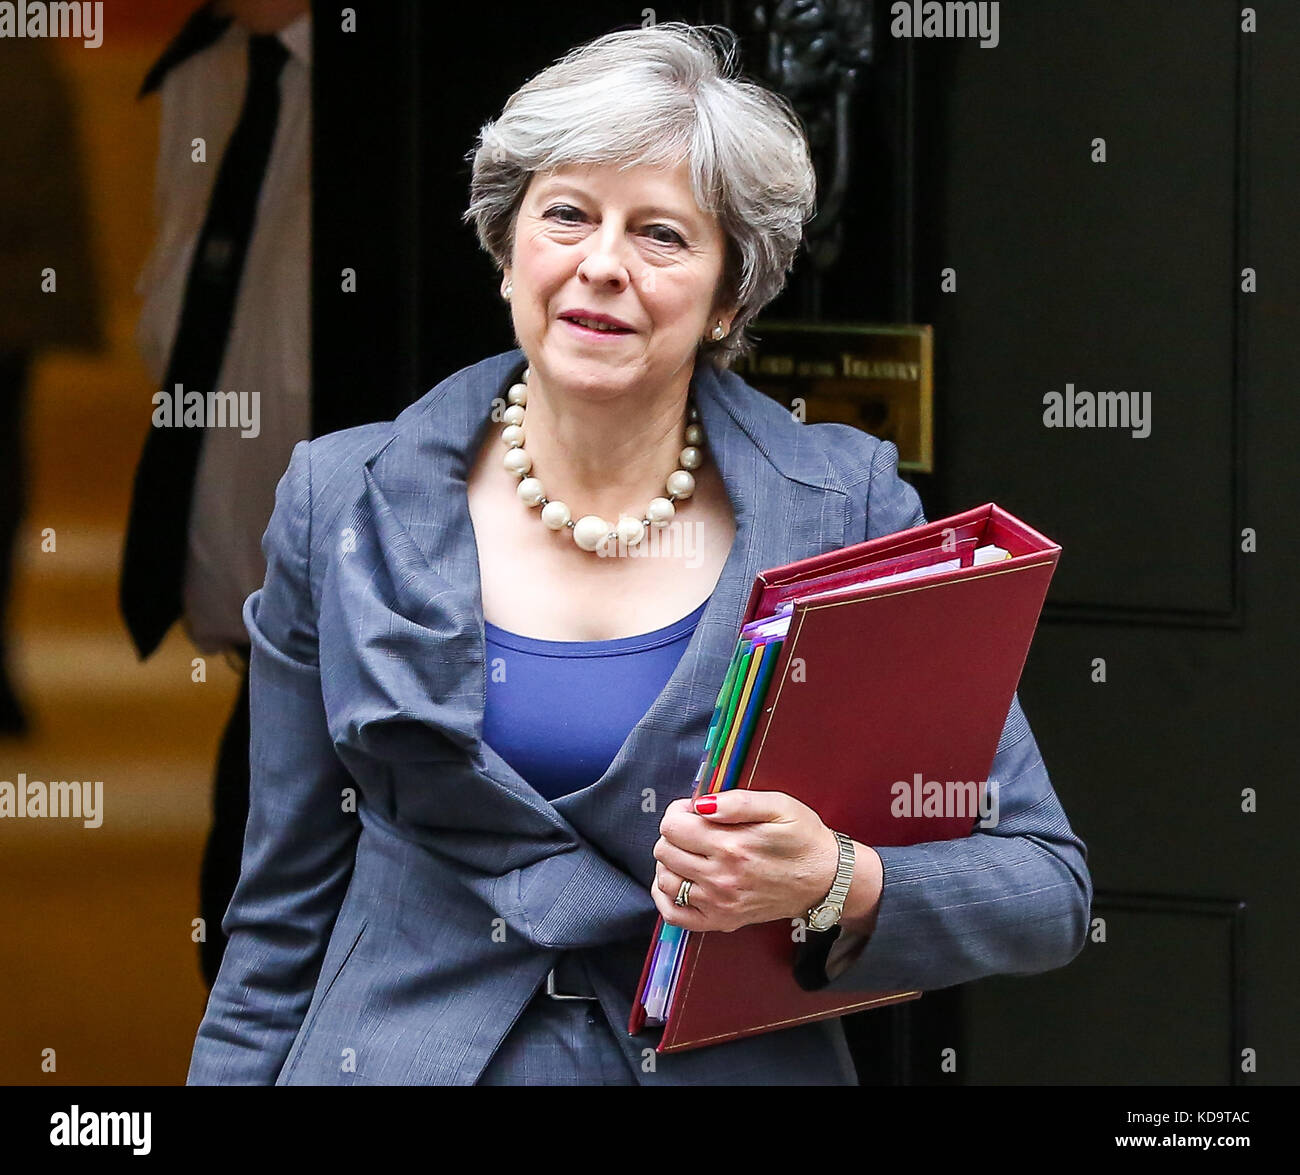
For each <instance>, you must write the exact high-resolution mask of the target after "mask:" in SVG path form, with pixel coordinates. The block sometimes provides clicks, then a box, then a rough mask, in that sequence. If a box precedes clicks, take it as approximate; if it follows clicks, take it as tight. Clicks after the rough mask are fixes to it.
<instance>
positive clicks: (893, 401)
mask: <svg viewBox="0 0 1300 1175" xmlns="http://www.w3.org/2000/svg"><path fill="white" fill-rule="evenodd" d="M751 329H752V331H753V335H754V339H755V344H756V346H755V349H754V353H753V354H752V355H746V356H742V357H741V358H740V359H738V360H736V362H735V364H733V367H732V369H733V370H734V371H735V372H736V374H737V375H739V376H741V378H743V379H744V380H745V382H746V383H749V384H751V385H752V386H753V387H755V388H757V389H758V390H759V391H761V392H765V393H766V394H767V395H769V396H771V397H772V398H773V399H774V400H777V401H779V402H780V403H781V404H784V405H785V406H786V407H787V408H789V409H790V410H791V411H792V412H797V414H798V415H800V417H801V419H803V420H805V421H807V422H808V423H810V424H812V423H817V422H819V421H826V420H832V421H838V422H839V423H841V424H851V425H853V426H854V427H856V428H860V429H863V430H865V431H866V432H869V433H871V434H872V435H873V436H878V437H880V438H881V439H882V440H887V441H893V442H894V444H895V445H897V446H898V465H899V468H900V469H908V470H912V471H914V472H916V473H933V472H934V331H933V328H932V327H929V326H840V325H834V324H827V325H821V324H817V323H801V322H757V321H756V322H755V323H754V324H753V326H752V328H751ZM796 401H800V402H801V403H800V404H798V405H797V404H796Z"/></svg>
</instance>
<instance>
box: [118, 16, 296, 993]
mask: <svg viewBox="0 0 1300 1175" xmlns="http://www.w3.org/2000/svg"><path fill="white" fill-rule="evenodd" d="M155 91H157V92H158V93H159V94H160V97H161V101H162V111H161V118H160V124H159V148H158V166H157V176H156V180H155V193H156V199H155V211H156V217H157V224H156V237H155V242H154V247H153V250H152V252H151V254H150V256H149V258H148V260H147V262H146V264H145V267H144V269H143V271H142V273H141V275H140V280H139V283H138V286H137V292H138V293H139V294H140V295H141V296H142V298H143V299H144V302H143V306H142V311H141V318H140V323H139V329H138V332H137V341H138V343H139V345H140V349H141V351H142V353H143V355H144V358H145V361H146V363H147V364H148V365H149V369H150V372H151V374H152V375H153V376H154V377H155V378H156V380H157V385H156V386H157V389H158V390H161V391H163V392H164V393H165V394H166V395H167V396H168V397H172V396H173V394H174V393H175V392H176V390H177V389H178V388H179V389H182V390H183V392H184V393H188V394H189V395H191V396H192V395H193V394H194V393H196V392H197V393H199V394H200V395H201V396H202V397H203V399H204V400H205V401H207V400H208V399H209V398H210V393H213V392H220V393H234V398H235V399H237V400H238V401H239V402H240V411H239V412H236V413H234V414H233V418H232V419H229V420H227V421H226V422H225V423H222V422H220V421H214V419H212V418H210V417H206V416H205V418H204V423H203V424H202V425H198V424H191V423H190V422H189V421H187V422H186V426H185V427H151V428H150V429H149V432H148V435H147V438H146V441H145V445H144V449H143V452H142V454H141V458H140V463H139V465H138V467H137V469H136V476H135V484H134V489H133V494H132V503H131V514H130V519H129V523H128V529H127V535H126V540H125V545H124V550H123V559H122V581H121V592H120V602H121V607H122V613H123V616H124V618H125V620H126V624H127V628H128V629H129V631H130V633H131V638H132V640H133V642H134V644H135V647H136V650H137V652H138V654H139V656H140V658H141V659H142V660H143V659H145V658H147V657H149V656H150V655H151V654H152V653H153V651H154V650H155V649H156V648H157V647H158V645H159V644H160V643H161V641H162V639H163V637H164V636H165V635H166V633H167V631H168V630H169V629H170V628H171V626H172V624H173V623H174V622H175V621H177V620H180V621H181V622H182V625H183V627H184V630H185V632H186V635H187V636H188V637H189V639H190V640H191V641H192V642H193V643H194V645H195V646H196V647H197V648H198V649H199V650H200V651H201V652H203V653H205V654H212V653H220V654H223V655H225V656H227V658H228V659H231V660H232V661H233V663H235V664H236V665H237V666H238V669H239V672H240V674H241V682H240V687H239V693H238V697H237V700H236V703H235V708H234V711H233V713H232V714H231V717H230V720H229V722H228V724H227V726H226V730H225V733H224V734H223V736H222V740H221V747H220V751H219V755H218V761H217V767H216V773H215V778H214V783H213V823H212V828H211V831H210V833H209V836H208V841H207V845H206V848H205V852H204V860H203V868H202V874H201V878H200V894H199V901H200V914H201V915H202V917H203V919H204V923H205V930H206V940H205V941H204V942H202V943H201V944H200V964H201V968H202V972H203V977H204V980H205V981H206V983H207V984H208V986H209V987H211V985H212V983H213V981H214V980H215V978H216V975H217V970H218V968H219V967H220V964H221V958H222V954H223V952H224V950H225V943H226V937H225V934H224V933H223V932H222V929H221V919H222V916H223V915H224V914H225V912H226V907H227V905H228V904H229V902H230V896H231V894H232V892H233V891H234V887H235V883H236V881H237V880H238V878H239V864H240V855H241V852H242V848H243V839H244V826H245V823H246V821H247V815H248V734H249V724H248V634H247V632H246V630H245V629H244V624H243V619H242V608H243V603H244V600H245V598H246V597H247V596H248V595H249V594H250V593H251V592H253V591H255V590H256V589H257V588H259V587H260V586H261V585H262V580H263V577H264V575H265V563H264V560H263V557H262V552H261V538H262V533H263V531H264V530H265V529H266V524H267V521H268V519H269V518H270V515H271V508H272V506H273V504H274V501H275V487H276V483H277V482H278V481H279V479H280V475H281V474H282V473H283V472H284V470H285V467H286V466H287V464H288V460H289V455H290V453H291V451H292V449H293V446H294V444H295V443H296V442H297V441H299V440H302V439H303V438H305V437H307V436H308V435H309V432H310V427H311V401H310V395H311V342H310V312H309V306H310V277H311V263H310V256H311V254H310V249H311V241H310V223H311V157H310V144H311V107H310V96H311V17H310V15H309V8H308V3H307V0H214V2H210V3H207V4H204V5H202V6H201V7H200V8H198V9H197V10H196V11H195V12H194V14H193V15H192V16H191V17H190V19H189V21H188V22H187V23H186V25H185V26H184V28H183V29H182V30H181V31H180V33H178V34H177V36H176V37H175V38H174V39H173V41H172V42H171V44H170V45H168V46H167V48H166V50H165V51H164V52H163V54H162V56H161V57H160V58H159V59H158V61H157V63H156V64H155V65H154V66H153V68H152V69H151V70H150V71H149V73H148V75H147V77H146V78H145V81H144V85H143V86H142V88H141V97H144V96H145V95H148V94H152V93H154V92H155ZM200 140H201V143H200ZM228 398H229V397H228ZM241 413H242V414H243V415H242V419H241V418H240V416H241ZM250 420H251V421H252V422H253V423H252V427H249V423H250ZM151 423H152V422H151Z"/></svg>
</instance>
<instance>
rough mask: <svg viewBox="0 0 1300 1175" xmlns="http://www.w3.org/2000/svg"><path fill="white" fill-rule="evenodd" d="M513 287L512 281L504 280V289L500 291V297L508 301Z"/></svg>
mask: <svg viewBox="0 0 1300 1175" xmlns="http://www.w3.org/2000/svg"><path fill="white" fill-rule="evenodd" d="M514 288H515V283H514V282H506V288H505V289H504V290H502V291H501V296H502V297H503V298H504V299H505V300H506V301H507V302H509V301H510V295H511V294H512V293H513V292H514Z"/></svg>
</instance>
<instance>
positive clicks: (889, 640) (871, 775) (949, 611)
mask: <svg viewBox="0 0 1300 1175" xmlns="http://www.w3.org/2000/svg"><path fill="white" fill-rule="evenodd" d="M985 545H993V546H998V547H1003V548H1005V549H1006V550H1007V551H1009V552H1010V555H1011V557H1010V558H1005V559H1002V560H1001V561H999V562H996V563H988V564H984V565H976V564H974V563H973V559H972V556H973V552H974V550H975V548H976V547H981V546H985ZM1060 550H1061V549H1060V547H1059V546H1057V545H1056V544H1055V543H1053V542H1051V540H1049V539H1047V538H1044V537H1043V536H1042V535H1041V534H1039V533H1038V532H1037V531H1035V530H1033V529H1031V528H1030V527H1028V526H1026V525H1025V524H1024V523H1023V522H1021V521H1020V520H1019V519H1017V518H1014V517H1013V516H1012V515H1010V514H1008V513H1007V512H1006V511H1005V510H1002V509H1001V508H999V507H998V506H995V505H993V504H991V503H990V504H986V505H984V506H979V507H976V508H975V509H973V510H968V511H966V512H965V513H963V514H957V515H954V516H953V517H951V518H944V519H940V520H938V521H936V522H931V523H928V524H926V525H924V526H918V527H914V528H912V529H911V530H905V531H899V532H898V533H896V534H891V535H885V536H883V537H882V538H878V539H872V540H871V541H869V542H865V543H857V544H855V545H854V546H851V547H846V548H844V549H843V550H839V551H832V552H829V553H827V554H825V555H820V556H817V557H816V558H812V559H805V560H802V561H800V562H798V563H791V564H787V565H786V566H784V567H776V568H772V569H771V570H768V571H764V572H762V573H760V574H759V576H758V577H757V579H756V580H755V583H754V587H753V590H752V592H751V593H750V597H749V603H748V605H747V607H746V610H745V616H744V621H743V623H748V622H749V621H751V620H754V619H756V618H758V617H761V616H765V615H769V614H771V613H772V612H773V611H774V610H775V609H776V608H777V606H778V605H780V604H782V603H785V602H787V601H790V600H793V601H795V603H794V609H793V614H792V616H791V620H790V628H789V633H788V635H787V637H786V639H785V643H784V645H783V647H782V649H781V653H780V657H779V659H778V661H777V663H776V667H775V671H774V674H773V677H772V682H771V687H770V689H769V690H768V698H767V701H766V703H765V705H764V709H763V711H762V713H761V714H760V716H759V719H758V723H757V725H756V727H755V730H754V735H753V739H752V741H751V742H750V744H749V749H748V752H747V754H746V756H745V760H744V763H743V764H742V766H741V771H740V775H739V777H738V782H737V785H736V786H738V787H747V788H756V789H758V790H762V791H784V792H788V793H789V794H790V795H793V796H796V797H797V798H799V799H800V800H802V801H803V802H804V803H806V804H807V805H808V806H809V807H811V808H812V809H813V810H814V811H816V812H817V813H818V814H819V815H820V816H821V818H822V820H823V821H825V823H826V824H827V825H829V826H830V827H831V828H834V829H837V830H839V831H841V832H845V833H847V834H848V835H849V836H851V837H852V838H853V839H854V840H856V841H858V842H859V843H860V844H866V845H908V844H918V843H921V842H924V841H934V840H946V839H950V838H953V837H958V836H967V835H969V834H970V833H971V832H972V831H974V829H975V827H976V823H977V821H978V820H979V818H980V817H979V813H978V811H975V812H973V813H972V812H971V811H970V810H969V808H968V809H967V810H966V811H965V812H964V813H961V812H958V811H956V809H957V808H959V807H961V804H960V803H957V802H955V801H956V798H957V795H958V794H959V789H948V788H947V787H945V789H944V790H945V792H948V791H950V790H951V793H952V801H950V802H949V803H948V804H946V805H944V808H945V810H944V811H943V812H942V814H932V815H925V814H924V808H925V805H921V807H922V809H923V811H922V814H919V815H918V814H915V813H903V811H902V805H901V803H900V804H899V805H895V804H894V801H895V797H896V795H898V794H899V793H898V791H897V789H895V788H894V786H893V785H895V784H896V783H898V782H906V783H911V784H913V785H915V784H916V783H917V782H919V783H920V784H921V785H922V786H923V785H924V784H925V783H927V782H937V783H941V784H945V785H946V784H948V783H949V782H956V781H963V782H966V781H976V782H978V783H980V784H981V785H982V784H983V783H985V782H986V781H987V780H988V773H989V769H990V768H991V766H992V763H993V757H994V754H995V753H996V751H997V744H998V740H999V738H1000V736H1001V733H1002V729H1003V726H1004V724H1005V723H1006V718H1007V713H1008V711H1009V709H1010V706H1011V699H1012V695H1013V694H1014V692H1015V689H1016V685H1017V683H1018V682H1019V680H1020V672H1021V670H1022V668H1023V667H1024V663H1025V658H1026V656H1027V655H1028V652H1029V645H1030V641H1031V640H1032V638H1033V633H1034V628H1035V626H1036V624H1037V622H1038V617H1039V613H1040V612H1041V610H1042V605H1043V598H1044V596H1045V595H1046V594H1047V586H1048V583H1049V582H1050V580H1051V578H1052V573H1053V571H1054V570H1055V568H1056V563H1057V559H1058V558H1059V556H1060ZM955 558H960V559H961V561H962V566H961V567H959V568H954V569H949V570H940V571H935V572H934V573H933V574H927V573H922V574H921V575H920V576H919V577H918V578H910V579H906V580H901V581H894V582H889V583H883V584H876V585H875V586H873V585H872V582H871V578H870V577H871V576H876V577H879V576H881V575H882V574H887V573H890V572H895V571H899V570H909V569H912V568H915V567H918V566H925V565H928V564H930V563H936V562H942V561H949V562H951V560H953V559H955ZM795 658H799V659H800V661H799V663H798V665H797V672H791V668H792V663H793V662H794V659H795ZM918 774H919V775H920V780H919V781H917V779H916V777H917V775H918ZM912 794H920V793H919V792H918V791H916V790H915V789H914V791H913V793H912ZM930 794H932V795H933V794H934V791H933V789H931V793H930ZM966 794H967V795H969V792H967V793H966ZM891 806H894V807H895V808H896V810H897V811H899V812H900V814H899V815H895V814H893V813H892V812H891ZM661 926H662V919H660V921H659V924H658V925H656V927H655V933H654V936H653V938H652V940H651V944H650V950H649V951H648V952H647V955H646V962H645V966H644V967H643V968H642V972H641V980H640V984H639V985H638V988H637V994H636V998H635V999H634V1000H633V1005H632V1015H631V1018H630V1019H629V1022H628V1032H629V1033H632V1034H635V1033H637V1032H639V1031H640V1030H641V1029H642V1028H643V1027H644V1025H645V1011H644V1009H643V1008H642V1006H641V997H642V993H643V991H644V989H645V985H646V980H647V977H648V975H649V971H650V963H651V959H652V957H653V955H654V945H655V943H656V942H657V941H658V938H659V930H660V928H661ZM806 933H807V934H809V935H811V934H816V933H818V932H817V931H813V930H809V931H807V932H806ZM868 949H870V948H869V946H868ZM685 951H686V953H685V956H684V957H683V960H682V963H681V970H680V974H679V978H678V982H677V988H676V993H675V995H674V998H673V1001H672V1003H671V1005H670V1008H669V1010H668V1013H667V1017H666V1020H665V1023H664V1026H663V1034H662V1037H661V1039H660V1042H659V1044H658V1051H659V1052H661V1053H670V1052H677V1051H680V1050H684V1049H691V1048H700V1047H702V1046H704V1045H710V1044H718V1043H721V1042H723V1041H727V1040H731V1039H734V1038H736V1037H742V1036H751V1035H754V1034H756V1033H760V1032H771V1031H775V1030H777V1029H780V1028H788V1027H791V1026H792V1025H795V1024H802V1023H805V1022H807V1021H811V1020H823V1019H826V1018H828V1017H831V1016H843V1015H845V1014H847V1013H849V1012H856V1011H859V1010H861V1009H864V1008H870V1007H877V1006H881V1005H885V1004H892V1003H898V1002H901V1001H903V1000H910V999H916V998H917V997H918V996H920V994H921V993H920V992H919V991H889V992H885V991H854V992H846V991H833V992H826V991H821V992H810V991H804V990H803V989H802V988H801V987H799V985H798V983H797V982H796V980H795V978H794V970H793V961H794V955H795V951H796V945H795V942H794V932H793V927H792V924H791V922H790V921H788V920H780V921H775V922H764V923H758V924H755V925H751V926H745V927H742V928H741V929H740V930H736V931H733V932H731V933H723V932H717V931H715V932H707V933H706V932H695V933H692V934H691V935H690V936H689V938H688V941H687V945H686V948H685Z"/></svg>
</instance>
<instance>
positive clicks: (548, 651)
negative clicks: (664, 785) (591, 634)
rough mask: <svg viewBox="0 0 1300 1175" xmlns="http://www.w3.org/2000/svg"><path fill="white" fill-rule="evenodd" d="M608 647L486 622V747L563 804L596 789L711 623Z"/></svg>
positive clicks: (683, 623)
mask: <svg viewBox="0 0 1300 1175" xmlns="http://www.w3.org/2000/svg"><path fill="white" fill-rule="evenodd" d="M707 603H708V601H707V600H706V601H705V602H704V604H701V605H700V606H699V607H698V608H696V609H695V611H694V612H692V613H691V614H690V615H689V616H683V617H682V618H681V619H680V620H675V621H673V623H672V624H669V625H666V626H665V627H663V628H657V629H655V630H654V631H653V632H644V633H640V634H638V635H636V636H624V637H617V638H615V639H614V640H608V641H547V640H538V639H537V638H535V637H530V636H519V635H518V634H517V633H513V632H507V631H506V630H505V629H503V628H498V627H497V626H496V625H495V624H489V623H486V622H485V623H484V626H483V627H484V632H485V635H486V638H487V701H486V705H485V708H484V712H483V741H484V742H486V743H487V744H488V745H489V746H490V747H491V748H492V749H493V750H494V751H496V753H497V754H498V755H500V756H501V757H502V758H503V759H504V760H505V761H506V762H507V763H509V764H510V766H511V767H513V768H514V769H515V770H516V771H517V772H519V774H520V775H521V776H523V778H524V779H526V780H527V781H528V783H529V784H530V785H531V786H532V787H533V788H535V789H536V790H537V791H538V792H540V793H541V794H542V795H543V796H545V797H546V798H547V799H548V800H553V799H555V798H556V797H557V796H562V795H565V794H567V793H568V792H574V791H579V790H581V789H582V788H584V787H588V786H590V785H591V784H593V783H595V782H596V780H598V779H599V778H600V777H601V776H602V775H604V774H605V772H606V770H608V768H609V765H610V764H611V763H612V762H613V761H614V756H615V755H617V754H618V752H619V748H621V747H622V745H623V743H624V742H626V741H627V736H628V734H629V733H631V730H632V728H633V727H634V726H635V725H636V724H637V722H639V721H640V720H641V717H642V716H643V715H644V714H645V712H646V711H647V710H648V709H650V705H651V703H652V702H653V701H654V700H655V698H657V697H658V696H659V695H660V694H661V693H662V692H663V688H664V686H665V685H667V684H668V679H669V678H670V677H671V676H672V674H673V670H674V669H675V668H676V667H677V662H678V661H679V660H680V659H681V656H682V654H683V653H684V652H685V651H686V646H687V644H689V643H690V639H691V634H692V633H693V632H694V631H695V626H696V625H697V624H698V623H699V620H700V617H701V616H702V615H703V614H704V608H705V605H706V604H707Z"/></svg>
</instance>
